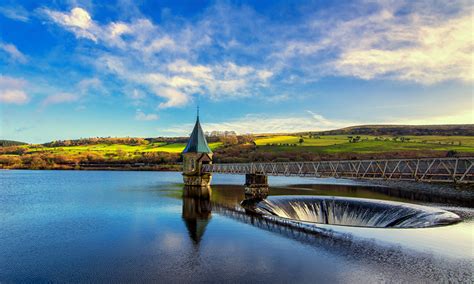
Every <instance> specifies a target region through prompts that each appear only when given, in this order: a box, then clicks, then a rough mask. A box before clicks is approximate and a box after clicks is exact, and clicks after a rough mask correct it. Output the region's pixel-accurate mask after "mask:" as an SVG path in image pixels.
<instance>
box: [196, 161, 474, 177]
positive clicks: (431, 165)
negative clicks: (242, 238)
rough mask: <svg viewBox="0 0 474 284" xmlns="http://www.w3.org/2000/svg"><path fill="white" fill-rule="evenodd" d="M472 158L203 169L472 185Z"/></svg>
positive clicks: (248, 165) (286, 164)
mask: <svg viewBox="0 0 474 284" xmlns="http://www.w3.org/2000/svg"><path fill="white" fill-rule="evenodd" d="M473 165H474V157H463V158H426V159H388V160H348V161H318V162H288V163H281V162H278V163H277V162H275V163H272V162H268V163H238V164H212V165H203V168H202V170H203V171H204V172H210V173H226V174H255V173H258V174H263V175H271V176H302V177H336V178H352V179H383V180H407V181H421V182H456V183H474V166H473Z"/></svg>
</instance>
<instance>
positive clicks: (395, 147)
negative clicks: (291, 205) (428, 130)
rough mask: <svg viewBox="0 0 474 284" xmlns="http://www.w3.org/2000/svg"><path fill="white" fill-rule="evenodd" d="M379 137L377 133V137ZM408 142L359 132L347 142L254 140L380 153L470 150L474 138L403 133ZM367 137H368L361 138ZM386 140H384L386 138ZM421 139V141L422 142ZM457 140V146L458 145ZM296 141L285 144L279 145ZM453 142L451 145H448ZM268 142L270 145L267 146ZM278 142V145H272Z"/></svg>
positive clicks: (341, 138) (337, 138) (333, 138)
mask: <svg viewBox="0 0 474 284" xmlns="http://www.w3.org/2000/svg"><path fill="white" fill-rule="evenodd" d="M379 137H380V136H379ZM404 137H407V138H410V141H409V142H401V141H392V140H391V137H388V136H383V137H382V139H384V140H383V141H376V140H375V138H376V136H370V135H361V140H362V141H360V142H357V143H349V142H348V138H347V135H328V136H320V138H319V139H315V138H309V137H307V136H305V137H303V139H304V142H303V143H302V144H299V143H298V141H299V139H300V137H299V136H290V135H286V136H273V137H265V138H261V139H257V140H256V141H255V143H256V144H257V145H258V146H260V148H261V149H262V150H264V151H270V152H286V151H290V152H293V151H310V152H317V153H342V152H351V153H380V152H398V151H422V150H431V151H449V150H454V151H457V152H467V153H474V137H472V136H404ZM364 139H368V140H366V141H365V140H364ZM385 139H387V140H388V141H386V140H385ZM423 141H425V142H423ZM459 142H461V145H459ZM287 143H288V144H297V146H296V147H295V146H286V145H281V144H287ZM451 143H453V144H451ZM268 144H274V145H273V146H270V145H268ZM275 144H280V145H275Z"/></svg>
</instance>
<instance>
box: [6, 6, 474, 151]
mask: <svg viewBox="0 0 474 284" xmlns="http://www.w3.org/2000/svg"><path fill="white" fill-rule="evenodd" d="M473 12H474V5H473V2H472V1H402V0H396V1H364V0H363V1H343V0H342V1H278V0H271V1H267V0H262V1H177V0H175V1H167V0H166V1H158V0H156V1H144V0H138V1H132V0H117V1H98V0H84V1H81V0H75V1H74V0H71V1H36V0H21V1H20V0H18V1H10V0H2V1H1V2H0V119H1V124H0V127H1V128H0V134H1V135H0V139H10V140H19V141H25V142H29V143H44V142H48V141H52V140H61V139H77V138H85V137H108V136H112V137H125V136H130V137H157V136H182V135H187V134H189V133H190V132H191V130H192V126H193V124H194V121H195V116H196V106H197V105H198V104H199V106H200V119H201V122H202V125H203V128H204V130H205V131H213V130H221V131H225V130H234V131H236V132H238V133H273V132H279V133H281V132H297V131H311V130H312V131H317V130H327V129H335V128H341V127H346V126H351V125H360V124H461V123H462V124H464V123H470V124H472V123H474V117H473V81H474V67H473V66H474V61H473V60H474V38H473V37H474V31H473V24H472V23H473Z"/></svg>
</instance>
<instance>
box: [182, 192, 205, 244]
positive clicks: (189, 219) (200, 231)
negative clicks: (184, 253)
mask: <svg viewBox="0 0 474 284" xmlns="http://www.w3.org/2000/svg"><path fill="white" fill-rule="evenodd" d="M210 194H211V191H210V188H200V187H185V188H184V191H183V215H182V216H183V220H184V223H185V225H186V228H187V229H188V233H189V236H190V237H191V239H192V240H193V242H194V244H196V245H197V244H199V242H200V241H201V238H202V236H203V235H204V232H205V231H206V226H207V224H208V223H209V221H210V219H211V200H210Z"/></svg>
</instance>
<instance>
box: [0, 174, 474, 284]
mask: <svg viewBox="0 0 474 284" xmlns="http://www.w3.org/2000/svg"><path fill="white" fill-rule="evenodd" d="M0 177H1V180H0V229H1V231H0V282H11V281H13V282H22V281H28V282H30V281H54V282H64V281H73V282H87V281H113V282H115V281H135V282H137V281H140V282H143V281H150V282H151V281H160V282H224V281H227V282H271V283H282V282H284V283H287V282H292V283H293V282H305V283H309V282H313V283H314V282H331V283H343V282H346V283H347V282H351V283H354V282H358V283H367V282H392V281H393V282H432V281H439V282H447V281H452V282H471V281H472V272H473V266H472V263H473V232H474V214H473V213H474V210H473V209H472V208H467V207H460V206H458V207H456V206H452V205H448V204H443V203H439V202H438V203H430V202H426V201H425V202H423V203H421V202H418V201H415V200H409V199H405V198H401V197H393V196H389V195H386V194H384V193H381V192H377V189H376V188H375V189H374V188H369V187H367V186H366V184H362V183H358V182H354V181H349V180H335V179H314V178H311V179H310V178H307V179H305V178H288V177H273V178H272V177H270V180H269V183H270V186H271V187H270V195H325V196H331V195H336V196H347V197H363V198H373V199H383V200H393V201H403V202H407V203H418V204H422V205H428V206H432V207H436V208H441V209H446V210H449V211H452V212H454V213H456V214H458V215H460V216H461V217H462V218H463V219H464V220H463V221H462V222H460V223H457V224H454V225H449V226H442V227H434V228H419V229H393V228H390V229H384V228H360V227H348V226H336V225H315V226H317V227H318V228H319V229H321V233H315V234H313V233H308V232H304V231H301V230H296V229H292V228H291V227H283V226H278V225H275V224H270V223H268V222H263V221H262V220H261V218H259V217H258V216H253V215H249V214H245V212H243V211H242V210H239V206H240V205H239V203H240V201H242V200H243V199H244V194H243V186H242V184H243V183H244V177H243V176H232V175H214V180H213V186H212V197H211V201H210V202H206V201H201V200H197V199H193V198H183V197H182V196H183V185H182V177H181V174H180V173H176V172H132V171H129V172H127V171H16V170H12V171H0Z"/></svg>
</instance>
